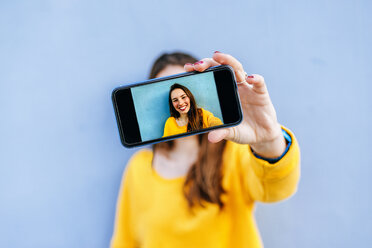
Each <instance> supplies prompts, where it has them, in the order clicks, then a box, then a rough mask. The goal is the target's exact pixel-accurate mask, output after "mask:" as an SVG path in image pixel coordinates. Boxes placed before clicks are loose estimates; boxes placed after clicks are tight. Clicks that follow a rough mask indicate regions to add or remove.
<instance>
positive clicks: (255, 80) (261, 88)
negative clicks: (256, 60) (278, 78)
mask: <svg viewBox="0 0 372 248" xmlns="http://www.w3.org/2000/svg"><path fill="white" fill-rule="evenodd" d="M245 81H246V82H247V83H248V84H250V85H252V86H253V90H254V91H256V92H257V93H266V92H267V88H266V84H265V79H264V77H263V76H261V75H259V74H252V75H249V76H247V77H246V78H245Z"/></svg>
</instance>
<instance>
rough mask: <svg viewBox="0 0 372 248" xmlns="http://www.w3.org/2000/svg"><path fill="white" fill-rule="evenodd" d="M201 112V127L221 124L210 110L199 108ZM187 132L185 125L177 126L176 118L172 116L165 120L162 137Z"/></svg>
mask: <svg viewBox="0 0 372 248" xmlns="http://www.w3.org/2000/svg"><path fill="white" fill-rule="evenodd" d="M201 110H202V112H203V128H208V127H213V126H218V125H222V124H223V123H222V121H221V120H220V119H219V118H217V117H215V116H214V115H213V114H212V113H211V112H209V111H208V110H205V109H203V108H202V109H201ZM186 132H187V125H185V126H181V127H180V126H178V124H177V122H176V119H175V118H174V117H169V118H168V119H167V121H166V122H165V126H164V134H163V137H166V136H170V135H176V134H181V133H186Z"/></svg>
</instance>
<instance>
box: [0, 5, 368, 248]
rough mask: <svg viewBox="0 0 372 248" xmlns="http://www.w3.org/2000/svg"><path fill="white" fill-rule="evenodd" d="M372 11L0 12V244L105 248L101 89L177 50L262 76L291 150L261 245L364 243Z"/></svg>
mask: <svg viewBox="0 0 372 248" xmlns="http://www.w3.org/2000/svg"><path fill="white" fill-rule="evenodd" d="M371 12H372V2H371V1H368V0H353V1H352V0H350V1H345V0H329V1H321V0H313V1H295V0H292V1H290V0H282V1H278V0H268V1H256V0H255V1H251V0H248V1H219V0H218V1H170V0H162V1H154V2H152V1H133V0H127V1H117V0H108V1H97V0H89V1H88V0H81V1H72V0H60V1H58V0H54V1H51V0H50V1H47V0H34V1H26V0H24V1H21V0H14V1H5V0H3V1H1V2H0V24H1V25H0V37H1V39H0V113H1V118H0V247H16V248H27V247H39V248H42V247H46V248H50V247H69V248H74V247H76V248H77V247H79V248H81V247H89V248H93V247H107V246H108V244H109V240H110V237H111V234H112V228H113V221H114V213H115V205H116V197H117V193H118V190H119V185H120V179H121V175H122V172H123V170H124V168H125V164H126V162H127V160H128V159H129V157H130V156H131V155H132V154H133V152H135V151H136V150H127V149H125V148H123V147H122V146H121V144H120V140H119V135H118V130H117V127H116V123H115V117H114V113H113V108H112V104H111V99H110V94H111V90H112V89H113V88H114V87H116V86H118V85H119V84H121V83H123V82H135V81H141V80H145V79H146V78H147V75H148V73H149V70H150V65H151V64H152V62H153V60H154V58H155V57H156V56H158V55H159V54H160V53H161V52H163V51H174V50H176V49H182V50H184V51H188V52H192V53H193V54H194V55H195V56H198V57H199V58H203V57H208V56H211V55H212V53H213V51H214V50H220V51H223V52H228V53H231V54H233V55H235V56H236V57H237V58H238V59H239V60H240V61H241V62H242V64H243V65H244V67H245V70H246V71H247V72H248V73H259V74H262V75H264V76H265V79H266V82H267V86H268V89H269V90H270V95H271V98H272V100H273V103H274V105H275V107H276V111H277V115H278V118H279V121H280V122H281V123H283V124H285V125H286V126H287V127H289V128H291V129H292V130H293V131H294V132H295V133H296V135H297V138H298V140H299V142H300V145H301V151H302V178H301V182H300V185H299V189H298V192H297V194H296V195H295V196H293V197H292V198H291V199H289V200H287V201H284V202H281V203H277V204H259V205H258V207H257V211H256V216H257V222H258V226H259V228H260V231H261V234H262V238H263V241H264V243H265V245H266V247H276V248H278V247H279V248H280V247H285V248H289V247H291V248H298V247H302V248H313V247H322V248H323V247H324V248H326V247H327V248H328V247H359V248H361V247H370V246H371V243H372V235H371V233H372V212H371V209H372V180H371V178H372V159H371V158H372V156H371V147H372V142H371V140H372V139H371V138H372V132H371V127H372V111H371V109H372V101H371V92H372V84H371V78H372V70H371V68H372V49H371V44H372V33H371V27H372V15H371Z"/></svg>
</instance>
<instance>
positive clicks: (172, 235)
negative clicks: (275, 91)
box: [111, 52, 300, 248]
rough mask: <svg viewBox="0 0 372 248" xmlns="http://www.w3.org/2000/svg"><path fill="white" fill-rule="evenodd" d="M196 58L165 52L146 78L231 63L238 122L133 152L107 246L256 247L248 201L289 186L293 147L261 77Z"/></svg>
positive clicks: (295, 170)
mask: <svg viewBox="0 0 372 248" xmlns="http://www.w3.org/2000/svg"><path fill="white" fill-rule="evenodd" d="M195 61H196V60H195V59H194V58H192V57H191V56H189V55H186V54H181V53H175V54H164V55H163V56H161V57H160V58H159V59H158V60H157V61H156V62H155V64H154V66H153V69H152V72H151V77H162V76H167V75H171V74H176V73H181V72H184V71H194V70H196V71H204V70H205V69H207V68H209V67H211V66H215V65H219V64H227V65H230V66H232V67H233V69H234V71H235V74H236V79H237V81H238V83H239V84H238V90H239V95H240V100H241V104H242V110H243V116H244V118H243V121H242V123H241V124H240V125H238V126H236V127H232V128H227V129H218V130H214V131H212V132H210V133H208V134H203V135H199V136H195V135H194V136H189V137H185V138H181V139H176V140H173V141H170V142H166V143H159V144H156V145H155V146H154V147H153V150H152V151H151V150H141V151H139V152H137V153H136V154H135V155H134V156H133V157H132V158H131V160H130V162H129V163H128V165H127V167H126V171H125V173H124V177H123V182H122V187H121V191H120V194H119V199H118V205H117V215H116V224H115V231H114V235H113V238H112V242H111V247H113V248H117V247H146V248H152V247H177V248H182V247H193V248H197V247H203V248H205V247H221V248H222V247H262V242H261V239H260V236H259V233H258V230H257V227H256V224H255V221H254V215H253V209H254V205H255V202H256V201H261V202H275V201H279V200H283V199H285V198H287V197H289V196H290V195H292V194H293V193H294V192H295V191H296V188H297V183H298V180H299V163H300V153H299V147H298V144H297V141H296V139H295V137H294V135H293V134H292V133H291V132H290V131H289V130H288V129H286V128H284V127H281V126H280V124H279V123H278V122H277V118H276V114H275V109H274V107H273V105H272V103H271V100H270V97H269V94H268V91H267V89H266V85H265V81H264V79H263V77H262V76H260V75H257V74H254V75H250V76H247V75H246V73H245V72H244V69H243V67H242V65H241V64H240V63H239V61H237V60H236V59H235V58H234V57H232V56H230V55H228V54H224V53H220V52H215V53H214V54H213V57H212V58H205V59H203V60H201V61H199V62H195ZM183 65H184V66H183Z"/></svg>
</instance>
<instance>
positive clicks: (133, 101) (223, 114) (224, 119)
mask: <svg viewBox="0 0 372 248" xmlns="http://www.w3.org/2000/svg"><path fill="white" fill-rule="evenodd" d="M112 102H113V105H114V110H115V116H116V120H117V124H118V128H119V134H120V140H121V143H122V144H123V145H124V146H125V147H128V148H130V147H138V146H141V145H146V144H154V143H158V142H163V141H168V140H172V139H176V138H180V137H184V136H188V135H194V134H200V133H204V132H208V131H211V130H214V129H217V128H225V127H231V126H235V125H238V124H239V123H240V122H241V121H242V118H243V115H242V110H241V105H240V100H239V95H238V90H237V84H236V80H235V74H234V71H233V69H232V68H231V67H230V66H228V65H221V66H215V67H211V68H209V69H207V70H205V71H204V72H187V73H181V74H176V75H172V76H168V77H162V78H155V79H151V80H147V81H143V82H138V83H134V84H130V85H127V86H120V87H117V88H115V89H114V90H113V92H112Z"/></svg>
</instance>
